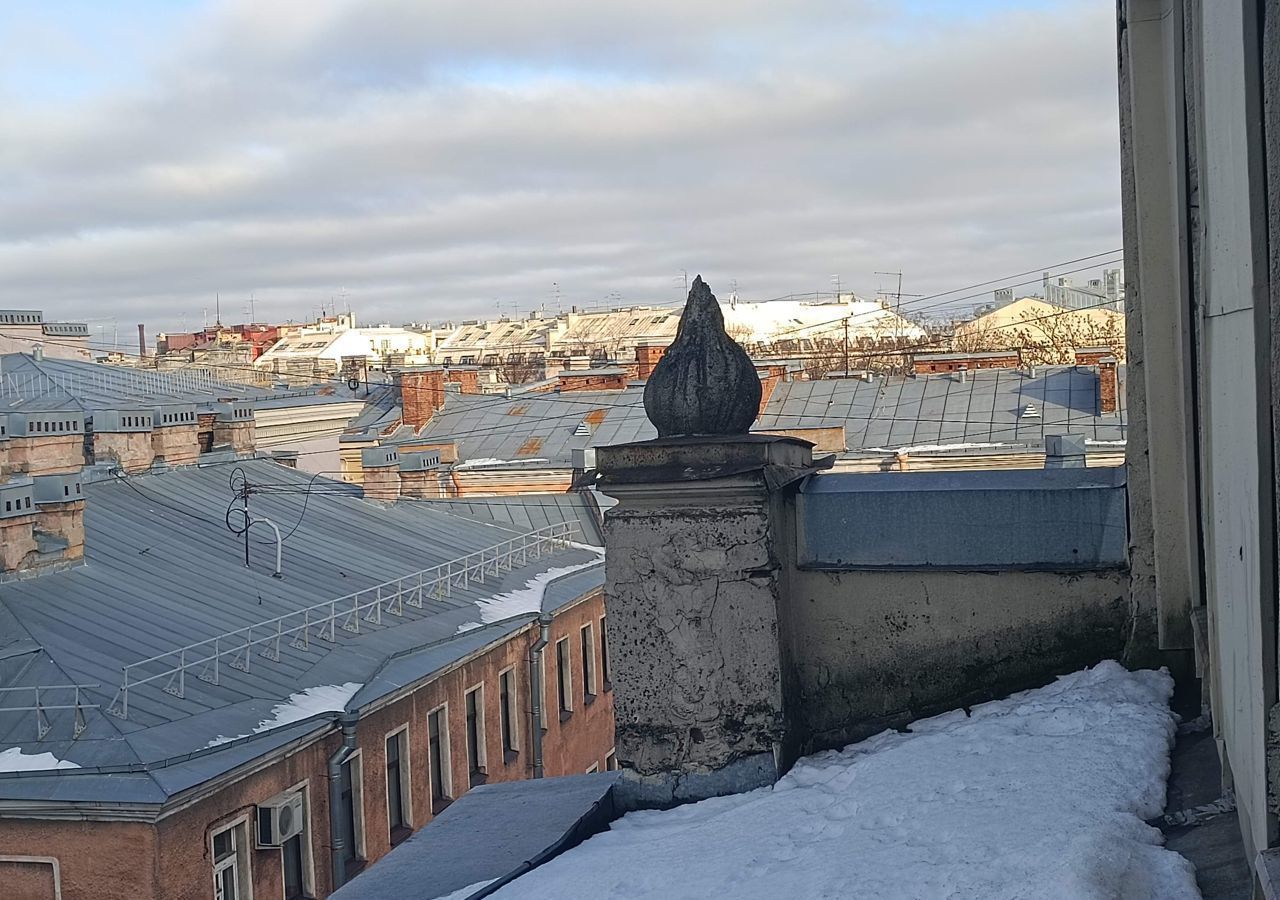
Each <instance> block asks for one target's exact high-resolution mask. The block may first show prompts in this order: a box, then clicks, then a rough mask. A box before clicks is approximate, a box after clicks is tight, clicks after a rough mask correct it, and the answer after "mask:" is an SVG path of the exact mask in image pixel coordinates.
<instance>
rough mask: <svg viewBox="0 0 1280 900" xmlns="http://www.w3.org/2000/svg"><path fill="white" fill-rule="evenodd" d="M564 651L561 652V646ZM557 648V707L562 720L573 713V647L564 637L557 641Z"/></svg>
mask: <svg viewBox="0 0 1280 900" xmlns="http://www.w3.org/2000/svg"><path fill="white" fill-rule="evenodd" d="M562 647H563V648H564V653H561V652H560V650H561V648H562ZM555 648H556V700H557V701H558V702H557V706H556V708H557V709H559V710H560V721H561V722H563V721H564V720H565V719H567V718H569V717H570V716H571V715H573V647H572V645H571V644H570V642H569V638H568V637H562V638H560V639H559V640H558V641H556V643H555Z"/></svg>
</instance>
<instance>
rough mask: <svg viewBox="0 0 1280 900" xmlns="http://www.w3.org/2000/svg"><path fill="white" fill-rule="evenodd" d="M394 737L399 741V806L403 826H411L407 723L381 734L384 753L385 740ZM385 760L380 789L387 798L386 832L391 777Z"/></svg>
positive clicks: (389, 830)
mask: <svg viewBox="0 0 1280 900" xmlns="http://www.w3.org/2000/svg"><path fill="white" fill-rule="evenodd" d="M393 737H395V738H396V739H397V740H399V742H400V808H401V809H402V810H403V811H404V819H405V827H406V828H410V829H411V828H413V782H412V781H411V780H410V779H411V776H410V774H409V773H410V772H412V771H413V769H412V768H411V767H410V766H409V723H408V722H405V723H404V724H403V725H400V726H399V727H397V728H393V729H391V730H390V731H388V732H387V733H386V734H384V735H383V736H382V750H383V752H384V753H385V752H386V748H387V741H389V740H391V738H393ZM386 763H387V761H386V760H385V759H384V760H383V761H382V789H383V791H385V794H384V796H385V797H386V798H387V833H388V834H390V833H391V779H390V777H389V776H388V775H387V765H386Z"/></svg>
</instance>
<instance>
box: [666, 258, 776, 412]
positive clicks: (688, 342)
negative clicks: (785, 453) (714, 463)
mask: <svg viewBox="0 0 1280 900" xmlns="http://www.w3.org/2000/svg"><path fill="white" fill-rule="evenodd" d="M759 408H760V378H759V376H758V375H757V374H756V367H755V366H754V365H753V364H752V362H751V357H749V356H747V351H745V350H743V349H742V348H741V347H740V346H738V344H737V342H736V341H734V339H733V338H731V337H729V334H728V332H726V331H725V330H724V314H723V313H722V312H721V311H720V304H719V303H717V302H716V298H715V295H714V294H712V293H711V288H709V287H707V285H706V283H705V282H703V280H702V276H700V275H699V276H698V277H697V278H695V279H693V287H692V288H690V290H689V299H688V301H687V302H686V303H685V307H684V315H682V316H681V317H680V327H679V328H678V329H677V330H676V339H675V342H674V343H673V344H672V345H671V346H670V347H668V348H667V352H666V354H665V355H664V356H663V357H662V359H660V360H659V361H658V365H657V367H656V368H654V370H653V373H652V374H651V375H650V376H649V381H648V383H647V384H645V386H644V411H645V413H646V414H647V415H648V416H649V421H650V422H652V423H653V424H654V427H656V428H657V429H658V436H659V437H674V436H677V435H694V434H703V435H709V434H746V433H747V431H748V429H750V428H751V423H752V422H754V421H755V419H756V414H757V413H758V412H759Z"/></svg>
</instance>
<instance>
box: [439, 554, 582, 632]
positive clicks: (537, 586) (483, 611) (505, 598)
mask: <svg viewBox="0 0 1280 900" xmlns="http://www.w3.org/2000/svg"><path fill="white" fill-rule="evenodd" d="M573 546H574V547H576V548H578V549H580V550H590V551H591V552H592V553H595V554H597V555H598V558H596V559H592V560H588V561H587V562H584V563H577V564H576V565H572V566H557V567H556V568H554V569H548V570H547V571H545V572H541V573H539V574H538V575H535V576H534V577H533V578H530V579H529V580H528V581H527V582H525V585H524V587H522V588H517V589H516V590H514V591H507V592H506V593H503V594H497V595H495V596H493V597H488V598H486V599H482V600H477V601H476V606H477V607H478V608H479V610H480V621H479V622H466V623H464V624H462V625H459V626H458V633H459V634H461V633H462V632H464V631H470V630H471V629H473V628H479V627H480V626H481V625H488V624H490V623H491V622H501V621H502V620H503V619H509V618H511V617H512V616H518V615H522V614H524V613H536V612H541V611H542V598H543V596H544V595H545V594H546V592H547V585H549V584H550V583H551V582H553V581H555V580H556V579H557V578H562V577H564V576H565V575H570V574H572V573H574V572H580V571H582V570H583V569H589V568H591V567H592V566H598V565H600V560H601V559H603V558H604V550H603V549H601V548H600V547H592V546H591V545H590V544H576V543H575V544H574V545H573Z"/></svg>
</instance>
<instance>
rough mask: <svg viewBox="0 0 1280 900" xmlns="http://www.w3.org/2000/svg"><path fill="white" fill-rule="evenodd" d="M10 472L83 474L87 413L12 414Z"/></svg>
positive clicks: (10, 426) (9, 434)
mask: <svg viewBox="0 0 1280 900" xmlns="http://www.w3.org/2000/svg"><path fill="white" fill-rule="evenodd" d="M7 431H8V436H9V454H8V455H9V470H10V471H12V472H14V473H17V474H23V475H49V474H57V473H63V472H79V471H80V470H81V469H82V468H83V467H84V464H85V458H84V457H85V448H84V413H83V412H81V411H80V410H47V411H44V412H13V411H11V412H10V413H9V415H8V422H7Z"/></svg>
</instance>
